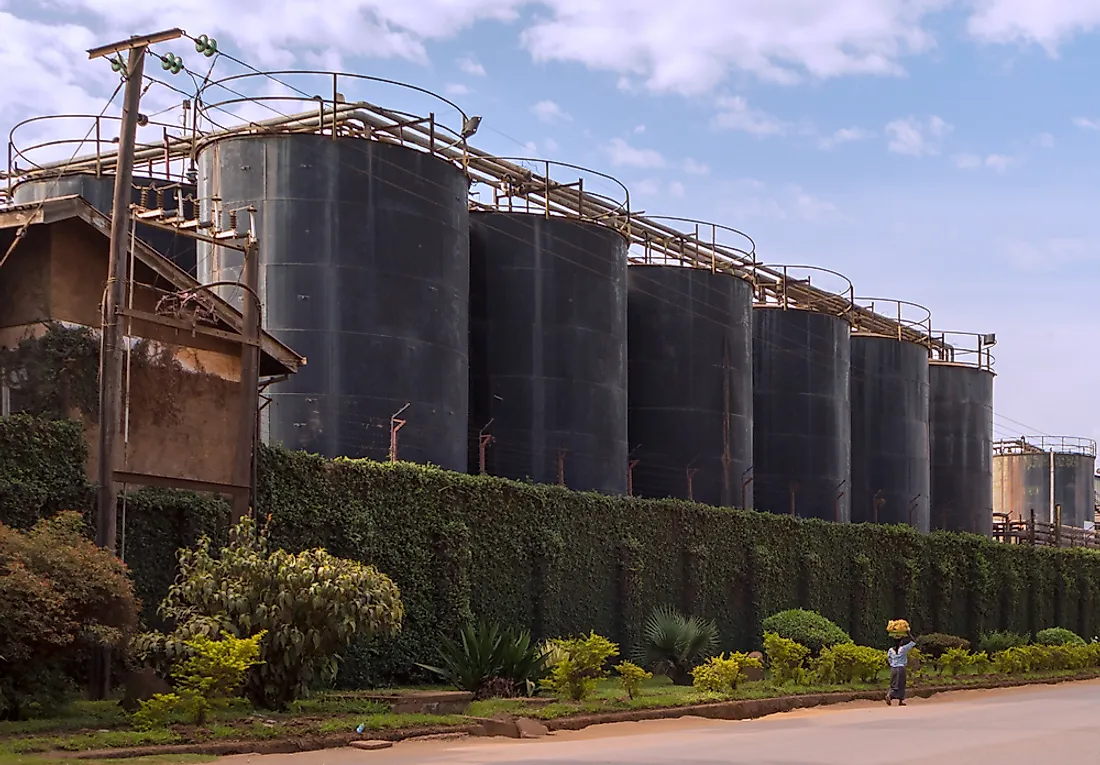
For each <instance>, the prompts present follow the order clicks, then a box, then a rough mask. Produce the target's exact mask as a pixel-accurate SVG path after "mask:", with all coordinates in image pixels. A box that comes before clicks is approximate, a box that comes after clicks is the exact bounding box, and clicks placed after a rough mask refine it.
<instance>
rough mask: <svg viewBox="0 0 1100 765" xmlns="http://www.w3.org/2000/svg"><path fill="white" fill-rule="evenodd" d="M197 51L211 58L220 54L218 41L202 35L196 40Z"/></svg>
mask: <svg viewBox="0 0 1100 765" xmlns="http://www.w3.org/2000/svg"><path fill="white" fill-rule="evenodd" d="M195 51H196V52H197V53H201V54H202V55H204V56H206V57H207V58H210V57H211V56H213V55H214V54H215V53H217V52H218V41H217V40H215V39H214V38H213V37H207V36H206V35H200V36H199V38H198V39H197V40H195Z"/></svg>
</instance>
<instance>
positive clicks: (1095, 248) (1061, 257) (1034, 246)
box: [1005, 237, 1100, 272]
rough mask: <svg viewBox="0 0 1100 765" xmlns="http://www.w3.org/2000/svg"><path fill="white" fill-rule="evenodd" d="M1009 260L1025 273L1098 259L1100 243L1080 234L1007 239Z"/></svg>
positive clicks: (1006, 247)
mask: <svg viewBox="0 0 1100 765" xmlns="http://www.w3.org/2000/svg"><path fill="white" fill-rule="evenodd" d="M1005 250H1006V251H1007V252H1008V257H1009V260H1010V261H1011V262H1012V264H1013V265H1014V266H1015V267H1016V268H1017V269H1019V270H1021V271H1025V272H1033V271H1045V272H1049V271H1050V269H1052V268H1060V267H1063V266H1073V265H1078V264H1081V263H1090V262H1096V261H1100V242H1098V241H1095V240H1089V239H1085V238H1082V237H1055V238H1052V239H1046V240H1041V241H1037V242H1036V241H1010V242H1007V243H1006V245H1005Z"/></svg>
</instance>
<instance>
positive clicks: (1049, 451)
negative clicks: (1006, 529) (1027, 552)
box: [993, 436, 1096, 528]
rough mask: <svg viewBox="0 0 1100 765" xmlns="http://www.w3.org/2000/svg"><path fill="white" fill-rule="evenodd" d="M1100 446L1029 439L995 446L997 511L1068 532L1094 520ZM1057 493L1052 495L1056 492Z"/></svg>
mask: <svg viewBox="0 0 1100 765" xmlns="http://www.w3.org/2000/svg"><path fill="white" fill-rule="evenodd" d="M1095 472H1096V442H1095V441H1092V440H1091V439H1087V438H1057V437H1053V438H1052V437H1046V436H1044V437H1028V438H1021V439H1018V440H1013V441H998V442H997V443H995V444H994V445H993V509H994V511H995V512H997V513H1003V514H1005V515H1007V516H1008V517H1009V519H1010V520H1014V521H1028V520H1030V519H1031V514H1032V511H1034V513H1035V520H1037V521H1040V522H1043V523H1053V522H1054V520H1055V517H1056V514H1057V513H1056V507H1057V506H1058V505H1061V521H1062V525H1064V526H1075V527H1077V528H1084V526H1085V523H1086V522H1087V521H1092V520H1093V513H1094V501H1095V498H1094V494H1093V483H1094V480H1095V479H1094V475H1095ZM1052 489H1053V492H1052Z"/></svg>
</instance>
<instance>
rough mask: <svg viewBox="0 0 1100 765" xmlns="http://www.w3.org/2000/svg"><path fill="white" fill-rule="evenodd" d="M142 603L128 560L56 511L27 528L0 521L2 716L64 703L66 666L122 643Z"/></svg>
mask: <svg viewBox="0 0 1100 765" xmlns="http://www.w3.org/2000/svg"><path fill="white" fill-rule="evenodd" d="M138 609H139V604H138V601H137V598H135V597H134V590H133V585H132V583H131V582H130V578H129V575H128V572H127V570H126V565H125V564H124V563H122V562H121V561H120V560H118V559H117V558H116V557H115V556H114V555H112V554H111V553H109V552H107V551H106V550H102V549H100V548H98V547H96V546H95V545H94V544H93V543H92V542H91V541H89V540H88V538H87V537H86V536H85V528H84V523H83V520H82V518H81V516H80V515H79V514H77V513H73V512H63V513H59V514H57V515H55V516H53V517H52V518H48V519H44V520H41V521H39V522H38V523H36V524H35V525H34V527H33V528H31V529H30V530H28V531H26V532H20V531H16V530H15V529H12V528H10V527H8V526H5V525H3V524H0V625H3V626H2V627H0V718H10V719H19V718H20V717H24V716H26V715H27V714H28V713H30V712H31V711H46V710H47V709H48V708H49V707H52V706H54V705H56V704H57V703H59V702H60V701H61V700H62V699H63V697H64V695H65V693H66V691H67V690H68V689H69V683H68V682H67V681H66V677H65V673H64V668H65V667H66V666H67V665H70V664H74V663H85V662H87V660H88V659H89V657H90V655H91V651H92V649H94V648H96V647H98V646H116V647H117V646H122V645H124V644H125V643H126V642H127V640H128V638H129V636H130V634H131V633H132V631H133V630H134V629H136V628H137V624H138Z"/></svg>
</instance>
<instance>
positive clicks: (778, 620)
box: [762, 608, 852, 656]
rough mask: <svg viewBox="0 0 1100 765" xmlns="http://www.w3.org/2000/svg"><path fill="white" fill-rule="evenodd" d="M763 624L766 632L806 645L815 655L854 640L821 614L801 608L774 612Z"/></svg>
mask: <svg viewBox="0 0 1100 765" xmlns="http://www.w3.org/2000/svg"><path fill="white" fill-rule="evenodd" d="M762 626H763V628H764V632H774V633H775V634H776V635H779V636H780V637H785V638H788V639H790V640H793V641H795V642H796V643H800V644H802V645H804V646H806V647H807V648H809V649H810V653H811V654H813V655H814V656H818V655H819V654H820V653H821V651H822V650H823V649H825V648H829V647H830V646H834V645H840V644H842V643H851V642H852V638H851V637H850V636H849V635H848V633H847V632H845V631H844V630H842V629H841V628H840V627H838V626H837V625H836V624H834V623H833V622H831V621H829V620H828V619H826V618H825V617H824V616H822V615H821V614H819V613H816V612H814V611H805V610H803V609H800V608H796V609H792V610H790V611H780V612H779V613H777V614H773V615H772V616H769V617H768V618H767V619H765V620H764V623H763V625H762Z"/></svg>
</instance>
